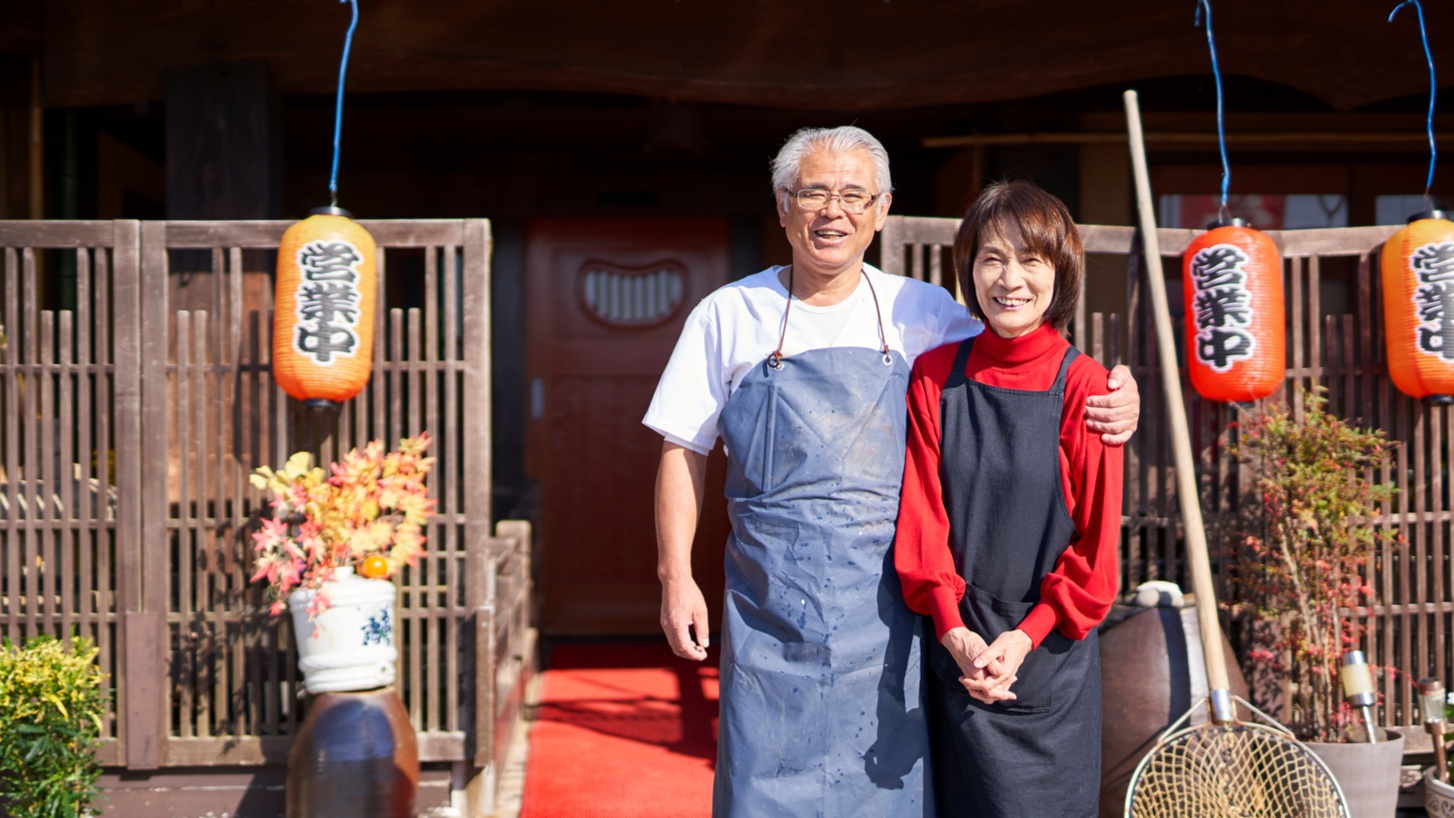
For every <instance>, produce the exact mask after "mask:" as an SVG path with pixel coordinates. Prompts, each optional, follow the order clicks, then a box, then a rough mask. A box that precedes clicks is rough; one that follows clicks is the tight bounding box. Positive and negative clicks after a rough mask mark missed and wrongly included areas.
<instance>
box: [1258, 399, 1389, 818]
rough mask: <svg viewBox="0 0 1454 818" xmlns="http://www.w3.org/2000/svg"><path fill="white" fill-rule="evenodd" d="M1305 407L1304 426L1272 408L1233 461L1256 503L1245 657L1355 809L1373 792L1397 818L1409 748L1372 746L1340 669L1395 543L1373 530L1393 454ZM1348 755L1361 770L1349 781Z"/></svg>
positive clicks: (1316, 402)
mask: <svg viewBox="0 0 1454 818" xmlns="http://www.w3.org/2000/svg"><path fill="white" fill-rule="evenodd" d="M1302 397H1303V411H1302V413H1301V414H1300V416H1295V415H1294V414H1293V413H1292V412H1290V411H1289V409H1288V407H1287V406H1286V405H1284V404H1280V403H1270V404H1265V405H1263V406H1262V407H1260V408H1259V409H1257V410H1254V411H1253V412H1251V413H1250V414H1249V415H1247V416H1245V417H1244V418H1243V419H1242V420H1241V421H1240V424H1239V425H1240V427H1241V428H1240V431H1241V434H1240V440H1239V443H1238V454H1239V455H1240V459H1241V463H1242V465H1243V466H1244V467H1245V468H1248V469H1250V470H1251V477H1252V481H1251V483H1252V487H1253V490H1254V494H1255V498H1253V499H1252V501H1251V502H1249V503H1247V504H1246V506H1247V507H1248V508H1249V509H1250V510H1251V512H1252V518H1251V519H1250V520H1249V523H1250V530H1251V531H1253V532H1254V533H1251V534H1249V535H1248V536H1246V537H1245V538H1243V539H1242V554H1241V557H1242V559H1241V560H1240V561H1239V564H1238V565H1237V569H1236V577H1235V581H1236V582H1237V584H1238V585H1239V586H1240V589H1241V591H1242V592H1243V593H1242V594H1241V599H1240V600H1239V602H1238V603H1237V605H1236V607H1238V608H1240V609H1242V610H1243V611H1245V612H1247V613H1249V614H1251V617H1252V619H1253V622H1254V624H1255V627H1254V628H1253V631H1252V632H1253V641H1254V646H1253V649H1252V650H1251V652H1250V653H1249V658H1250V659H1251V660H1252V661H1253V662H1254V663H1256V664H1260V665H1262V666H1264V667H1265V668H1267V669H1268V670H1269V671H1270V672H1271V675H1272V677H1273V678H1275V679H1277V680H1278V681H1280V682H1282V683H1283V684H1284V685H1285V686H1286V688H1287V689H1288V690H1289V691H1290V693H1291V698H1290V703H1291V709H1290V712H1287V713H1285V714H1284V721H1285V722H1286V723H1287V725H1288V727H1289V728H1290V729H1291V730H1292V731H1293V732H1294V733H1295V734H1296V735H1297V737H1298V738H1300V739H1302V740H1303V741H1305V742H1306V743H1308V745H1309V746H1310V747H1311V748H1312V749H1313V750H1314V752H1317V753H1318V754H1319V755H1320V756H1321V757H1322V758H1323V760H1324V761H1325V762H1327V763H1328V765H1329V767H1330V768H1333V772H1334V775H1336V776H1337V777H1338V780H1339V783H1340V784H1342V786H1343V788H1344V791H1345V794H1346V795H1347V796H1348V798H1349V801H1350V805H1352V804H1354V803H1355V802H1356V801H1358V800H1359V799H1360V798H1361V797H1362V795H1360V794H1361V793H1366V796H1367V797H1369V798H1372V799H1374V801H1375V803H1376V804H1377V805H1378V806H1373V807H1370V808H1368V809H1371V810H1372V811H1371V812H1365V813H1363V814H1385V815H1392V814H1393V810H1394V804H1395V802H1396V800H1397V796H1398V772H1399V764H1400V761H1401V759H1402V750H1403V737H1402V735H1400V734H1398V733H1395V732H1392V731H1382V732H1385V733H1387V738H1386V740H1380V741H1377V742H1374V743H1369V742H1368V741H1367V736H1366V733H1364V732H1363V731H1362V729H1361V728H1362V719H1361V718H1359V716H1358V714H1357V713H1356V712H1355V711H1354V709H1353V708H1352V707H1350V706H1349V705H1348V704H1347V703H1346V701H1345V700H1344V695H1343V690H1342V685H1341V682H1340V663H1341V661H1342V659H1343V656H1344V654H1346V653H1347V652H1348V651H1350V650H1357V649H1359V648H1360V647H1361V645H1362V639H1363V636H1364V635H1365V633H1366V631H1367V627H1366V626H1365V625H1364V622H1363V618H1362V615H1361V614H1360V612H1359V610H1360V609H1365V610H1366V607H1367V606H1369V605H1371V604H1373V602H1374V594H1375V589H1374V588H1373V586H1372V584H1371V583H1370V581H1369V578H1368V573H1369V565H1370V563H1371V557H1372V556H1373V555H1375V554H1376V553H1377V552H1378V549H1379V548H1380V547H1382V546H1383V545H1385V544H1389V543H1392V542H1395V541H1396V540H1397V538H1396V537H1394V536H1393V535H1392V533H1391V532H1389V531H1388V530H1387V529H1385V528H1383V527H1380V526H1379V525H1377V524H1375V522H1374V520H1375V519H1376V517H1377V515H1378V514H1379V513H1380V512H1381V511H1382V510H1383V509H1384V508H1385V507H1386V505H1387V503H1388V502H1389V500H1390V499H1391V498H1392V497H1393V493H1394V489H1393V486H1392V484H1390V483H1378V482H1375V480H1374V479H1373V478H1374V477H1375V475H1376V473H1377V470H1378V468H1379V467H1380V466H1382V465H1383V464H1384V463H1385V462H1386V460H1387V457H1388V455H1389V452H1390V450H1391V449H1392V446H1393V444H1391V443H1390V442H1389V441H1388V440H1387V439H1385V437H1384V434H1383V432H1382V431H1381V430H1376V429H1367V428H1362V427H1359V426H1356V425H1353V424H1350V423H1347V422H1345V421H1344V420H1342V419H1340V418H1338V417H1337V416H1335V415H1333V414H1331V413H1329V412H1328V411H1327V409H1326V403H1327V402H1326V399H1325V398H1323V397H1322V395H1320V394H1318V393H1317V392H1306V391H1304V392H1303V394H1302ZM1350 753H1353V754H1357V755H1356V756H1355V757H1354V758H1352V759H1349V761H1351V763H1352V764H1353V765H1354V766H1353V768H1352V769H1351V770H1350V771H1349V773H1348V774H1344V773H1342V772H1340V770H1339V767H1340V765H1341V763H1342V762H1343V757H1344V756H1347V755H1349V754H1350ZM1367 753H1377V754H1379V757H1378V758H1377V759H1370V758H1368V757H1366V755H1365V754H1367ZM1380 764H1381V765H1382V769H1381V771H1380V770H1378V768H1379V765H1380ZM1385 804H1386V806H1383V805H1385ZM1361 811H1362V810H1361V809H1360V808H1359V807H1357V806H1353V807H1352V814H1353V815H1355V816H1356V815H1359V814H1360V812H1361Z"/></svg>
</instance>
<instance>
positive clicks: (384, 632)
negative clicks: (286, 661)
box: [288, 568, 399, 693]
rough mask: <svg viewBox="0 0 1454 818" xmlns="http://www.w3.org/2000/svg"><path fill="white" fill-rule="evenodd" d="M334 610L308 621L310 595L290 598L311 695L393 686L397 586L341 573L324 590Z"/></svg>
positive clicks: (300, 658)
mask: <svg viewBox="0 0 1454 818" xmlns="http://www.w3.org/2000/svg"><path fill="white" fill-rule="evenodd" d="M324 589H325V590H324V593H325V594H326V595H327V596H328V598H329V600H330V601H331V602H332V605H331V606H330V607H329V608H328V609H327V610H325V611H324V612H323V613H321V614H319V615H318V616H316V617H314V618H312V619H309V618H308V605H309V604H310V603H311V602H312V601H313V597H314V595H315V594H316V593H317V592H316V591H313V590H311V589H309V590H300V591H294V592H293V593H291V594H289V595H288V609H289V610H290V611H292V613H293V633H294V634H295V635H296V636H297V642H298V669H299V670H301V671H303V686H304V687H306V688H307V689H308V692H309V693H333V692H338V691H345V690H373V689H375V688H379V687H384V686H386V685H390V684H393V683H394V662H395V661H397V660H398V658H399V651H398V649H396V648H395V647H394V622H395V616H394V596H395V588H394V583H392V582H389V581H388V580H384V579H364V578H363V577H360V576H357V575H355V574H354V572H353V569H352V568H339V569H338V570H337V571H335V572H334V575H333V580H332V581H331V582H328V583H326V584H325V585H324Z"/></svg>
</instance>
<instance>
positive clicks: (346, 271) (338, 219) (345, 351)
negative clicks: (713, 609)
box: [273, 207, 378, 406]
mask: <svg viewBox="0 0 1454 818" xmlns="http://www.w3.org/2000/svg"><path fill="white" fill-rule="evenodd" d="M349 215H350V214H349V213H348V211H346V210H341V209H339V208H331V207H330V208H319V209H317V210H314V211H313V213H312V215H310V216H309V217H308V218H306V219H304V220H303V221H301V222H298V223H297V224H294V225H293V226H292V227H289V228H288V231H287V232H286V233H284V234H283V241H282V243H281V244H280V245H279V246H278V278H277V284H276V287H277V297H276V299H275V301H274V308H273V378H274V379H276V380H277V382H278V385H279V386H281V387H283V391H284V392H287V393H288V394H289V395H292V396H293V397H295V398H297V399H298V400H301V401H303V402H304V403H306V404H307V405H310V406H331V405H333V404H336V403H340V402H342V401H346V400H348V399H349V398H351V397H353V396H354V395H357V394H358V393H359V390H361V389H363V388H364V385H365V384H367V383H368V381H369V374H370V371H371V370H372V368H373V362H374V301H375V297H376V280H375V276H376V273H375V268H374V262H375V258H376V257H377V256H378V247H377V245H375V244H374V239H373V236H370V235H369V233H368V231H367V230H364V229H363V228H362V227H360V226H359V224H358V223H357V222H355V221H353V220H352V219H351V218H349Z"/></svg>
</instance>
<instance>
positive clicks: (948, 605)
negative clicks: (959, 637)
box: [929, 585, 964, 640]
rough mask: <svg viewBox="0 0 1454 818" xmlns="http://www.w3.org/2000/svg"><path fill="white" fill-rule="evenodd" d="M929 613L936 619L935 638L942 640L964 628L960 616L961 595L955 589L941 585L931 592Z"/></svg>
mask: <svg viewBox="0 0 1454 818" xmlns="http://www.w3.org/2000/svg"><path fill="white" fill-rule="evenodd" d="M929 608H930V610H929V613H930V615H932V616H933V617H934V636H935V638H936V639H940V640H942V639H943V638H944V634H946V633H948V632H949V631H951V630H953V629H955V628H960V627H964V618H963V617H961V616H960V615H959V595H958V594H956V593H955V592H954V589H953V588H950V587H949V586H947V585H940V586H939V587H937V588H935V589H934V590H932V591H930V592H929Z"/></svg>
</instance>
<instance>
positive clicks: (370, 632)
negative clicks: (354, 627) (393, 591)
mask: <svg viewBox="0 0 1454 818" xmlns="http://www.w3.org/2000/svg"><path fill="white" fill-rule="evenodd" d="M393 633H394V623H393V621H392V620H391V619H390V618H389V609H388V608H384V609H383V610H381V611H379V614H378V616H372V617H369V621H368V622H366V623H364V626H363V643H364V644H365V645H392V644H394V640H393Z"/></svg>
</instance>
